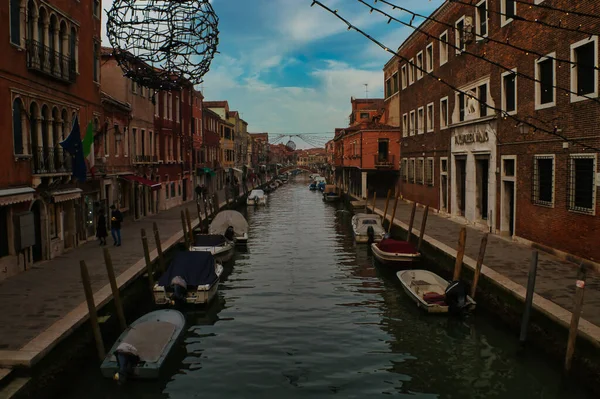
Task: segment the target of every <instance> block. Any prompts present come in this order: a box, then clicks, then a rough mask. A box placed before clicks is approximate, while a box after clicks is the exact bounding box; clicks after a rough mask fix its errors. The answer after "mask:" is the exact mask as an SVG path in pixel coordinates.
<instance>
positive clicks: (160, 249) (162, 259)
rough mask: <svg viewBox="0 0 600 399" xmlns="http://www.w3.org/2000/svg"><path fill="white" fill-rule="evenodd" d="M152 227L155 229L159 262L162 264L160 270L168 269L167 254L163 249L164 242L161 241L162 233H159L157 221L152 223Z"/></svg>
mask: <svg viewBox="0 0 600 399" xmlns="http://www.w3.org/2000/svg"><path fill="white" fill-rule="evenodd" d="M152 229H153V230H154V242H155V243H156V251H157V252H158V264H159V265H160V271H161V272H164V271H165V270H166V266H165V255H164V254H163V251H162V244H161V243H160V235H159V233H158V225H157V224H156V222H154V223H152Z"/></svg>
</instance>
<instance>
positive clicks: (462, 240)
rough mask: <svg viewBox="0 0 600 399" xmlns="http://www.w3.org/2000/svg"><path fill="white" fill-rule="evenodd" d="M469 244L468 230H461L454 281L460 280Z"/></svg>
mask: <svg viewBox="0 0 600 399" xmlns="http://www.w3.org/2000/svg"><path fill="white" fill-rule="evenodd" d="M466 242H467V228H466V227H463V228H461V229H460V235H459V236H458V250H457V252H456V263H455V264H454V276H453V277H452V280H453V281H456V280H459V279H460V273H461V272H462V265H463V257H464V256H465V244H466Z"/></svg>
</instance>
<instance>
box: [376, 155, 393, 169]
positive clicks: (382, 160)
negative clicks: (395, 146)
mask: <svg viewBox="0 0 600 399" xmlns="http://www.w3.org/2000/svg"><path fill="white" fill-rule="evenodd" d="M394 157H395V155H393V154H381V153H380V154H375V155H374V159H375V167H376V168H393V167H394Z"/></svg>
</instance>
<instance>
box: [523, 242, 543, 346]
mask: <svg viewBox="0 0 600 399" xmlns="http://www.w3.org/2000/svg"><path fill="white" fill-rule="evenodd" d="M537 263H538V251H532V253H531V263H530V264H529V276H527V294H526V296H525V309H524V310H523V318H522V319H521V334H520V335H519V342H520V343H523V342H525V340H526V339H527V327H529V318H530V317H531V307H532V306H533V293H534V289H535V277H536V274H537Z"/></svg>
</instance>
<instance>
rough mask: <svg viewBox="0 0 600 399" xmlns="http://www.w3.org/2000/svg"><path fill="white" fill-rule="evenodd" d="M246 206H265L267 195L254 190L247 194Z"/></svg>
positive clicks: (261, 191)
mask: <svg viewBox="0 0 600 399" xmlns="http://www.w3.org/2000/svg"><path fill="white" fill-rule="evenodd" d="M246 205H267V194H265V192H264V191H263V190H259V189H254V190H252V191H251V192H250V194H248V198H247V199H246Z"/></svg>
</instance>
